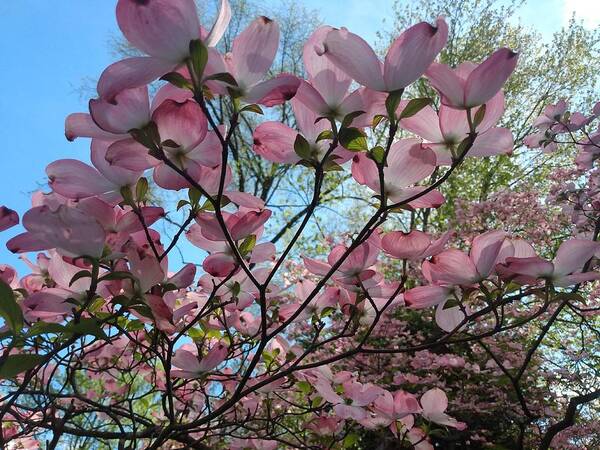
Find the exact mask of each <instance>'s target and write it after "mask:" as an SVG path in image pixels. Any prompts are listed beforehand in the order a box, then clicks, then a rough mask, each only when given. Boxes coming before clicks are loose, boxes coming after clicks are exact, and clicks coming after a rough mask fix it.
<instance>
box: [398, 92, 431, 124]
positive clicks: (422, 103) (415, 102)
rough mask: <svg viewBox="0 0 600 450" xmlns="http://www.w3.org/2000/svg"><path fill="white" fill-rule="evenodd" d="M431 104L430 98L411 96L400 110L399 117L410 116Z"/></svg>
mask: <svg viewBox="0 0 600 450" xmlns="http://www.w3.org/2000/svg"><path fill="white" fill-rule="evenodd" d="M429 104H431V99H430V98H425V97H423V98H413V99H412V100H411V101H409V102H408V104H407V105H406V106H405V107H404V109H403V110H402V112H401V113H400V117H399V119H406V118H407V117H412V116H414V115H415V114H416V113H418V112H419V111H421V110H422V109H423V108H425V107H426V106H427V105H429Z"/></svg>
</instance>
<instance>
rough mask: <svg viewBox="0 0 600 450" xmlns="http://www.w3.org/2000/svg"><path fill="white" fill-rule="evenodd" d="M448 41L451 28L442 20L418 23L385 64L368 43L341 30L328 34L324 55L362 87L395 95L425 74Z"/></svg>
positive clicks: (398, 41)
mask: <svg viewBox="0 0 600 450" xmlns="http://www.w3.org/2000/svg"><path fill="white" fill-rule="evenodd" d="M447 39H448V25H447V24H446V22H445V21H444V19H443V18H441V17H440V18H438V19H437V20H436V23H435V25H431V24H429V23H427V22H421V23H418V24H417V25H414V26H412V27H410V28H408V29H407V30H405V31H404V32H403V33H402V34H401V35H400V36H399V37H398V38H396V40H394V42H393V43H392V45H391V46H390V48H389V50H388V52H387V55H386V57H385V62H384V63H383V64H382V63H381V61H380V60H379V58H378V57H377V55H376V54H375V52H374V51H373V49H372V48H371V46H369V44H367V42H365V41H364V40H363V39H362V38H361V37H360V36H358V35H356V34H353V33H350V32H349V31H348V30H346V29H345V28H342V29H340V30H332V31H330V32H329V33H328V34H327V36H326V38H325V42H324V49H323V50H324V53H323V54H324V55H325V56H327V57H328V58H329V59H330V60H331V61H332V62H333V63H334V64H335V65H336V66H338V67H339V68H340V69H342V70H343V71H344V72H346V74H348V76H350V77H352V78H353V79H354V80H355V81H356V82H358V83H359V84H361V85H363V86H366V87H368V88H370V89H373V90H374V91H382V92H393V91H397V90H400V89H404V88H405V87H407V86H408V85H410V84H411V83H413V82H414V81H416V80H417V79H418V78H419V77H420V76H421V75H423V73H425V71H426V70H427V68H428V67H429V66H430V64H431V63H432V62H433V60H434V59H435V58H436V56H437V55H438V53H439V52H440V51H441V50H442V48H443V47H444V45H446V40H447Z"/></svg>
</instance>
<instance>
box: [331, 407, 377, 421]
mask: <svg viewBox="0 0 600 450" xmlns="http://www.w3.org/2000/svg"><path fill="white" fill-rule="evenodd" d="M333 411H334V412H335V414H336V415H337V416H338V417H341V418H342V419H354V420H357V421H358V420H363V419H366V418H367V417H368V415H367V412H366V411H365V410H364V409H362V408H360V407H358V406H351V405H342V404H339V405H335V406H334V407H333Z"/></svg>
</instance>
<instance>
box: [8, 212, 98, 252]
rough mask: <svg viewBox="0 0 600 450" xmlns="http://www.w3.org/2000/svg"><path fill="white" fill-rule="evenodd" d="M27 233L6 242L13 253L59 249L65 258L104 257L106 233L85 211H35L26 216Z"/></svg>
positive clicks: (24, 224)
mask: <svg viewBox="0 0 600 450" xmlns="http://www.w3.org/2000/svg"><path fill="white" fill-rule="evenodd" d="M23 226H24V227H25V229H26V230H27V231H26V232H25V233H21V234H19V235H18V236H15V237H14V238H12V239H11V240H9V241H8V242H7V243H6V246H7V247H8V249H9V250H10V251H11V252H13V253H24V252H31V251H38V250H47V249H51V248H56V249H57V251H58V252H59V253H61V254H63V255H65V256H70V257H78V256H89V257H94V258H97V257H99V256H101V255H102V251H103V249H104V241H105V238H106V233H105V232H104V229H103V228H102V226H101V225H100V223H99V222H98V221H97V220H96V219H95V218H94V217H91V216H90V215H88V214H86V213H85V212H83V211H82V210H81V209H78V208H74V207H70V206H66V205H60V206H59V207H58V208H57V209H54V210H53V209H51V208H50V207H49V206H46V205H43V206H37V207H33V208H31V209H30V210H29V211H27V212H26V213H25V215H24V216H23Z"/></svg>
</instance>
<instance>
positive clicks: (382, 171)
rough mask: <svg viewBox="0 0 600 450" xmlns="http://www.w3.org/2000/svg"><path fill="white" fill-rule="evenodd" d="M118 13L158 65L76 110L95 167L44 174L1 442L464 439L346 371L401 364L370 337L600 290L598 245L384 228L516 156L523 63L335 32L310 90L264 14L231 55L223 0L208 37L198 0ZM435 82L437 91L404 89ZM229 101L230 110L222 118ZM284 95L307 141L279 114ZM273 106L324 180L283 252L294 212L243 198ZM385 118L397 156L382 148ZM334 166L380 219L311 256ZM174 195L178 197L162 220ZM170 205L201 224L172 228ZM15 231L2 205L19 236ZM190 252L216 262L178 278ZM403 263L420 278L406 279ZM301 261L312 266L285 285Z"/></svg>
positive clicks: (111, 72)
mask: <svg viewBox="0 0 600 450" xmlns="http://www.w3.org/2000/svg"><path fill="white" fill-rule="evenodd" d="M116 15H117V21H118V24H119V27H120V29H121V31H122V33H123V35H124V36H125V38H126V39H127V40H128V42H129V43H130V44H131V45H132V46H133V47H135V48H136V49H137V50H139V51H140V53H141V54H142V55H143V56H136V57H132V58H127V59H124V60H121V61H118V62H116V63H114V64H112V65H110V66H109V67H107V68H106V69H105V70H104V71H103V72H102V74H101V75H100V78H99V81H98V85H97V97H96V98H94V99H91V100H90V102H89V111H88V112H85V113H83V112H82V113H74V114H72V115H70V116H69V117H67V119H66V124H65V134H66V137H67V139H69V140H73V139H78V138H91V142H90V154H89V161H90V163H86V162H83V161H80V160H74V159H63V160H58V161H55V162H53V163H51V164H49V165H48V167H47V169H46V173H47V175H48V187H49V191H48V192H38V193H36V194H35V195H34V196H33V198H32V207H31V208H30V209H29V210H28V211H25V212H23V214H22V217H21V220H20V224H21V226H22V228H23V231H22V232H21V233H20V234H18V235H16V236H15V237H13V238H11V239H10V240H8V242H7V244H6V245H7V247H8V249H9V250H10V251H12V252H14V253H16V254H19V255H21V257H22V259H23V261H25V262H26V263H27V265H28V266H29V268H30V272H29V273H27V274H22V275H19V274H17V272H16V270H15V269H14V268H12V267H11V266H8V265H3V266H0V279H1V280H2V282H1V284H0V288H1V291H0V295H1V304H2V306H1V308H0V315H1V316H2V317H3V318H4V326H3V328H2V335H1V337H0V338H1V339H2V355H1V356H0V379H1V380H2V400H1V401H0V416H1V417H2V436H1V439H0V441H1V442H2V444H3V445H12V446H20V447H22V448H37V447H38V445H39V442H41V441H56V442H60V440H61V439H63V438H64V436H69V435H72V436H87V437H89V438H91V439H93V440H96V441H97V442H109V443H112V444H111V445H113V446H115V445H118V446H121V445H129V446H130V447H131V448H136V447H140V446H143V447H144V448H166V447H163V446H166V445H171V446H174V445H184V446H188V447H190V448H214V447H219V448H234V449H247V448H255V449H276V448H309V447H310V448H344V447H351V446H352V445H354V443H355V441H353V439H355V437H356V434H355V432H354V431H353V430H356V429H366V430H374V429H376V430H386V432H389V433H390V435H391V436H393V439H395V440H396V442H397V443H398V445H399V446H402V445H404V446H410V447H413V448H416V449H421V450H424V449H432V448H434V447H433V442H434V439H435V436H436V430H447V429H455V430H458V431H462V430H465V428H466V424H465V423H464V422H462V421H460V420H457V419H456V418H455V417H454V416H453V414H452V411H453V406H452V397H454V396H455V394H456V393H455V392H444V391H443V390H441V389H440V388H439V387H437V386H435V385H432V386H430V387H428V388H427V389H424V390H423V389H420V390H419V392H416V391H415V392H411V391H408V390H404V389H394V388H390V387H389V386H384V385H382V384H376V383H373V382H370V381H367V380H365V377H363V375H362V374H361V370H347V369H346V368H344V370H342V369H340V367H341V365H342V364H343V362H344V361H345V360H346V359H347V358H350V357H353V356H355V355H361V354H368V353H377V352H379V351H386V352H387V351H389V352H394V351H401V349H400V348H383V349H382V348H378V347H376V346H374V345H373V343H372V342H371V341H370V336H371V334H372V333H373V332H374V330H376V328H377V326H378V323H379V322H380V320H382V318H383V317H385V316H386V315H387V314H388V313H389V312H391V311H396V310H405V311H413V310H428V309H429V310H431V309H432V308H435V313H434V317H435V323H436V326H437V327H438V328H439V332H440V333H443V336H444V337H443V339H451V338H453V337H455V336H460V335H465V336H469V335H470V333H471V332H474V331H477V328H478V327H479V326H481V325H480V323H481V322H482V321H492V322H493V321H494V320H496V322H498V328H502V326H501V324H499V321H498V308H500V307H502V306H504V305H509V304H511V303H514V302H519V301H520V300H521V299H522V298H525V297H526V296H528V295H533V294H532V293H535V294H536V295H541V296H544V295H545V296H546V301H548V302H549V301H550V300H549V298H550V297H552V296H554V295H559V294H560V293H564V291H565V290H566V289H567V288H570V287H572V286H577V287H578V286H580V285H581V284H583V283H586V282H589V281H593V280H596V279H598V278H600V275H599V274H598V273H597V272H594V271H592V270H590V269H592V268H593V266H592V263H593V260H594V257H595V255H596V254H597V253H598V251H599V250H600V243H597V242H596V238H597V233H595V234H593V235H589V236H586V237H576V238H571V239H567V240H565V241H564V242H562V243H561V244H560V246H559V248H558V250H557V252H556V254H555V255H554V257H553V258H552V259H548V258H542V257H540V256H538V254H537V253H536V251H535V249H534V247H533V246H532V245H531V244H530V243H528V242H527V241H526V240H525V239H523V238H520V237H516V236H513V235H511V234H509V233H507V232H506V231H504V230H490V231H485V232H482V233H479V235H477V236H476V237H474V239H472V242H471V245H470V249H469V250H468V251H466V250H464V249H459V248H456V247H455V246H453V245H452V244H451V243H450V239H451V236H452V230H447V232H446V233H444V234H442V235H440V236H432V235H431V234H428V233H426V232H423V231H420V230H418V229H411V230H409V231H408V232H406V230H405V231H402V230H389V229H387V228H386V224H387V221H388V219H389V218H390V217H391V216H394V215H401V214H404V213H405V212H406V211H415V210H420V209H424V208H437V207H439V206H440V205H442V204H443V203H444V202H445V198H444V195H443V193H442V190H441V187H442V185H443V183H444V182H445V181H446V180H447V179H448V178H449V177H451V176H452V174H453V172H454V171H456V170H460V169H459V168H460V166H461V164H462V162H463V161H464V160H465V158H470V157H488V156H491V155H496V154H505V153H509V152H510V150H511V149H512V147H513V138H512V134H511V132H510V130H508V129H506V128H502V127H498V126H497V124H498V122H499V120H500V118H501V116H502V113H503V111H504V98H503V94H502V91H501V89H502V86H503V85H504V83H505V82H506V80H507V79H508V78H509V76H510V75H511V73H512V72H513V70H514V69H515V66H516V64H517V59H518V56H517V54H516V53H514V52H513V51H511V50H509V49H506V48H503V49H499V50H497V51H496V52H494V53H493V54H492V55H490V56H489V58H487V59H486V60H485V61H483V62H481V63H480V64H475V63H471V62H464V63H462V64H460V65H459V66H458V67H456V68H451V67H448V66H447V65H444V64H442V63H439V62H437V61H436V59H437V58H438V55H439V53H440V51H441V50H442V49H443V48H444V46H445V45H446V41H447V39H448V27H447V24H446V22H445V20H444V19H443V18H442V17H439V18H438V19H436V21H435V22H434V23H433V24H430V23H426V22H422V23H419V24H416V25H414V26H412V27H410V28H408V29H407V30H405V31H404V32H403V33H401V34H400V35H399V36H398V37H397V38H396V39H395V40H394V41H393V43H392V44H391V46H390V48H389V50H388V52H387V54H386V56H385V59H384V61H381V60H380V59H379V58H378V57H377V55H376V54H375V52H374V51H373V49H372V48H371V47H370V46H369V45H368V44H367V43H366V42H365V41H364V40H363V39H362V38H361V37H359V36H358V35H356V34H353V33H351V32H350V31H348V30H346V29H335V28H332V27H328V26H323V27H320V28H318V29H317V30H315V32H314V33H313V34H312V36H311V37H310V39H309V40H308V41H307V42H306V44H305V46H304V49H303V61H304V66H305V68H306V77H305V79H300V78H298V77H296V76H294V75H291V74H283V75H279V76H276V77H273V78H271V77H269V69H270V67H271V65H272V63H273V60H274V58H275V56H276V54H277V52H278V47H279V27H278V25H277V23H276V22H274V21H273V20H271V19H269V18H267V17H258V18H256V19H254V20H253V21H252V22H251V23H250V24H249V25H248V27H247V28H245V29H244V30H243V31H242V32H241V33H239V34H238V35H237V36H236V37H235V39H234V40H233V43H232V46H231V51H230V52H228V53H222V52H221V51H220V50H219V47H218V43H219V40H220V39H221V37H222V36H223V34H224V32H225V31H226V29H227V26H228V23H229V21H230V19H231V10H230V7H229V5H228V3H227V1H226V0H222V1H221V2H220V9H219V12H218V14H217V17H216V19H215V21H214V23H213V24H212V26H211V28H210V31H208V30H207V29H205V28H203V26H202V25H201V21H200V18H199V16H198V13H197V10H196V6H195V4H194V2H193V0H169V1H167V0H118V2H117V8H116ZM421 77H425V78H426V79H427V80H428V82H429V84H430V86H431V87H432V88H433V89H434V90H435V92H437V96H436V98H404V95H405V91H408V90H409V87H410V86H411V84H412V83H414V82H415V81H417V80H419V79H420V78H421ZM150 85H152V86H158V89H156V90H154V89H149V86H150ZM150 92H155V93H154V94H153V95H150ZM219 101H221V102H227V103H228V104H229V105H231V114H230V115H229V116H227V117H223V118H218V117H216V115H215V114H214V112H213V111H214V110H213V108H211V105H212V103H213V102H219ZM283 104H289V105H290V107H291V110H292V111H293V114H294V117H295V123H296V127H295V128H291V127H289V126H287V125H285V124H283V123H281V122H279V121H275V120H271V119H273V117H274V115H273V114H271V112H270V111H271V109H270V108H275V107H278V106H280V105H283ZM560 108H561V107H559V108H558V109H559V110H560ZM555 109H556V108H555ZM596 109H597V108H595V112H594V114H595V115H594V117H596V116H597V115H598V111H596ZM561 111H562V110H561ZM559 112H560V111H555V110H548V111H546V112H545V115H546V117H547V119H548V120H547V121H544V120H542V121H540V120H538V121H536V125H537V126H538V127H539V128H540V129H541V130H543V132H544V139H547V138H548V137H549V136H556V135H557V134H560V133H562V132H563V128H561V127H564V130H565V132H572V131H574V130H579V129H581V128H580V125H581V126H583V122H585V123H586V124H587V123H589V122H590V121H591V118H585V120H583V119H581V120H580V119H579V117H578V116H577V117H575V115H571V116H570V117H567V118H565V117H564V114H565V113H564V111H562V112H560V114H559ZM257 115H258V116H260V115H263V116H264V118H265V120H263V121H261V122H260V124H259V125H258V126H257V127H256V128H255V129H254V130H253V135H252V149H253V151H254V152H255V153H256V154H257V155H259V156H260V157H262V158H263V159H264V160H265V161H269V162H272V163H273V164H277V165H294V166H296V167H297V168H298V169H299V170H305V171H306V172H307V173H309V174H310V177H311V180H313V182H314V189H313V198H312V200H311V203H310V204H309V205H308V208H307V210H306V213H305V214H304V216H303V218H302V220H301V221H300V223H299V225H297V226H296V227H295V228H294V230H293V232H292V233H291V237H290V239H289V240H288V242H287V243H286V244H285V245H275V244H274V243H272V242H270V240H269V238H270V236H269V235H270V229H269V221H270V219H271V218H272V217H273V216H274V215H275V214H276V211H274V210H273V208H270V207H269V204H268V203H265V201H263V200H262V199H260V198H258V197H257V196H256V195H253V194H252V193H250V192H241V191H239V190H236V188H235V187H234V184H233V183H232V181H233V180H234V176H235V169H234V167H232V164H231V162H230V156H231V155H230V153H231V149H230V145H231V140H232V137H233V136H234V134H235V133H236V132H238V131H237V130H238V125H239V124H240V122H242V121H244V120H245V119H247V118H248V117H252V118H256V116H257ZM563 119H564V121H566V122H565V123H564V124H562V122H561V120H563ZM555 122H556V123H558V124H559V125H558V126H557V125H556V123H555ZM577 124H579V125H577ZM377 127H379V128H384V127H385V133H386V137H387V139H386V143H385V145H371V143H370V142H371V140H370V138H371V136H372V134H373V130H374V129H375V128H377ZM399 131H403V132H405V133H402V135H403V137H402V138H400V137H399ZM409 134H410V137H408V135H409ZM405 135H406V136H407V137H404V136H405ZM586 139H588V141H589V142H588V141H585V142H583V141H582V142H580V143H579V144H578V145H581V146H582V147H583V148H584V150H583V151H584V152H588V153H589V154H590V155H593V154H594V151H593V149H590V148H591V147H593V146H594V139H595V138H594V135H590V136H588V137H587V138H586ZM590 146H591V147H590ZM586 158H587V156H586ZM82 159H86V155H82ZM588 159H589V160H590V164H591V160H593V159H594V158H593V157H590V158H588ZM579 160H581V158H579ZM332 171H345V172H347V173H348V174H350V175H351V177H352V179H353V182H355V183H357V184H358V185H362V186H364V187H365V190H366V191H368V195H369V196H373V197H374V198H375V199H376V203H377V206H376V207H375V208H373V211H372V215H371V218H370V219H369V220H368V221H367V222H366V223H365V224H364V226H363V227H362V228H361V229H359V230H352V232H350V233H349V234H341V235H340V238H339V239H338V238H336V237H334V238H333V241H334V242H335V245H333V246H332V248H331V249H330V251H329V252H328V254H327V255H322V257H317V258H315V257H311V256H308V255H300V256H299V255H298V253H297V252H296V249H295V246H296V244H297V241H298V239H299V237H300V236H302V234H303V233H305V232H306V231H307V225H308V224H309V223H310V222H311V220H313V219H314V216H315V211H316V208H317V206H318V205H319V203H320V199H321V188H322V185H323V180H324V179H325V178H326V177H328V176H329V175H330V172H332ZM156 191H158V192H167V191H168V192H171V193H173V194H174V195H175V196H176V198H177V199H178V202H177V203H176V204H175V205H171V204H169V205H167V204H162V205H161V206H159V205H158V203H157V202H156V200H155V199H156V196H155V195H154V193H155V192H156ZM174 211H181V212H183V213H184V214H185V217H186V218H185V220H184V221H183V223H181V224H179V223H177V224H175V232H174V233H173V234H172V235H169V234H167V233H163V234H162V235H161V233H160V232H159V230H160V229H162V228H161V227H162V225H163V224H164V223H171V224H172V222H173V220H172V219H171V217H172V216H173V212H174ZM18 223H19V216H18V214H17V213H16V212H15V211H13V210H11V209H9V207H5V206H3V207H2V208H1V209H0V230H5V229H8V228H11V227H13V226H16V225H17V224H18ZM457 231H460V230H457ZM184 241H187V243H189V245H191V246H194V248H195V249H197V250H196V251H195V255H196V256H197V258H196V259H195V260H194V261H193V262H189V263H186V264H178V263H177V260H176V258H175V257H174V253H173V249H175V248H177V246H178V245H180V244H182V242H184ZM27 255H29V256H27ZM28 258H30V259H28ZM300 258H301V259H300ZM390 260H392V261H394V263H395V264H397V265H398V266H403V267H404V268H403V269H401V268H399V269H398V270H395V271H391V272H392V273H390V271H386V270H385V267H384V261H390ZM290 261H295V262H297V263H299V264H300V263H301V265H302V266H303V272H302V273H301V274H299V275H298V276H293V277H292V276H291V274H286V273H285V271H286V267H288V266H287V264H288V263H289V262H290ZM300 261H301V262H300ZM169 263H170V264H169ZM409 266H410V267H411V268H412V269H413V271H418V272H419V273H420V275H419V276H418V277H414V278H413V277H411V276H410V275H409V272H408V271H407V267H409ZM413 273H414V272H413ZM298 330H303V333H302V335H301V336H300V335H299V334H298ZM389 332H390V333H394V332H395V331H394V330H393V329H391V330H390V331H389ZM432 345H433V344H432ZM425 349H426V348H423V350H425ZM316 354H319V355H324V356H323V357H322V358H314V355H316ZM409 372H410V368H405V369H404V370H403V374H404V375H403V376H405V377H410V373H409ZM449 397H450V400H449ZM298 422H300V425H298ZM295 429H299V430H301V432H300V431H297V432H295V431H294V430H295ZM115 443H116V444H115ZM55 445H56V444H55ZM9 448H10V447H9ZM16 448H19V447H16Z"/></svg>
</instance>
